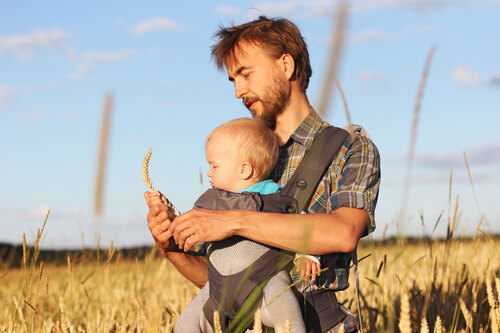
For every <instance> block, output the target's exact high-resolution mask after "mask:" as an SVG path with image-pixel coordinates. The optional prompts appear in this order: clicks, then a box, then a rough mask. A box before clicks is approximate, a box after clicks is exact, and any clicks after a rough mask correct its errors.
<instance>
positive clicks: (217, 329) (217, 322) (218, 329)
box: [214, 310, 222, 333]
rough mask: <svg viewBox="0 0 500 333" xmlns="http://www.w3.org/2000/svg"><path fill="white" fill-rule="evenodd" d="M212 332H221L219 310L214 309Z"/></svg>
mask: <svg viewBox="0 0 500 333" xmlns="http://www.w3.org/2000/svg"><path fill="white" fill-rule="evenodd" d="M214 332H215V333H222V327H221V326H220V318H219V311H217V310H216V311H214Z"/></svg>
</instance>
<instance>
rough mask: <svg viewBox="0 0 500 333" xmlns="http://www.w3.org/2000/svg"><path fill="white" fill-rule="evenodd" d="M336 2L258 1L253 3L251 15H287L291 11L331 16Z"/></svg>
mask: <svg viewBox="0 0 500 333" xmlns="http://www.w3.org/2000/svg"><path fill="white" fill-rule="evenodd" d="M335 8H337V3H336V2H334V1H331V0H290V1H284V2H260V3H257V4H256V5H255V9H257V12H255V13H254V14H256V15H253V16H259V15H266V16H271V17H273V16H289V15H290V14H291V13H293V12H296V13H297V14H299V15H301V16H304V17H310V16H331V15H332V13H334V10H335Z"/></svg>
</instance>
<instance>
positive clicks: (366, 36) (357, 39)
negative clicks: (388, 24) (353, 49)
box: [349, 29, 397, 43]
mask: <svg viewBox="0 0 500 333" xmlns="http://www.w3.org/2000/svg"><path fill="white" fill-rule="evenodd" d="M396 38H397V37H396V35H394V34H390V33H387V32H383V31H380V30H375V29H373V30H365V31H362V32H360V33H358V34H356V35H352V36H350V37H349V40H350V41H351V42H353V43H361V42H368V41H377V40H394V39H396Z"/></svg>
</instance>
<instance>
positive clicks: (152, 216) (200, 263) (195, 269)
mask: <svg viewBox="0 0 500 333" xmlns="http://www.w3.org/2000/svg"><path fill="white" fill-rule="evenodd" d="M144 198H145V199H146V203H147V205H148V207H149V213H148V216H147V220H148V227H149V230H150V231H151V234H152V236H153V239H154V240H155V243H156V246H157V247H158V249H159V251H160V253H161V254H163V255H164V256H165V257H166V258H167V259H168V260H169V261H170V262H171V263H172V264H173V265H174V266H175V267H176V268H177V270H178V271H179V272H180V273H181V274H182V275H184V277H186V278H187V279H188V280H189V281H191V282H193V283H194V284H195V285H196V286H198V287H199V288H201V287H203V286H204V285H205V283H206V282H207V279H208V277H207V262H206V259H205V257H204V256H195V255H192V254H189V253H185V252H182V251H180V250H179V248H178V246H177V244H176V243H175V242H174V240H173V238H172V234H171V233H170V232H169V230H168V228H169V226H170V224H171V221H172V220H173V219H174V216H173V214H172V213H171V212H170V210H169V208H168V206H167V205H165V204H162V203H161V201H158V200H157V198H156V197H155V196H154V195H152V194H151V193H150V192H146V193H144Z"/></svg>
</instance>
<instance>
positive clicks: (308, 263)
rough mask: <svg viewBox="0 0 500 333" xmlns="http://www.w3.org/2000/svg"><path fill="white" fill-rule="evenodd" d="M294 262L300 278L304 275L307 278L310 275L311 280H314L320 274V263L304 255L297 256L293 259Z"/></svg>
mask: <svg viewBox="0 0 500 333" xmlns="http://www.w3.org/2000/svg"><path fill="white" fill-rule="evenodd" d="M294 262H295V267H296V268H297V271H298V272H299V273H300V277H301V278H302V279H304V278H306V277H307V279H309V277H310V278H311V280H312V281H316V277H317V276H319V274H320V273H319V271H320V270H321V265H320V264H318V263H317V262H315V261H313V260H311V259H308V258H304V257H299V258H297V259H295V261H294ZM307 279H306V280H307Z"/></svg>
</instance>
